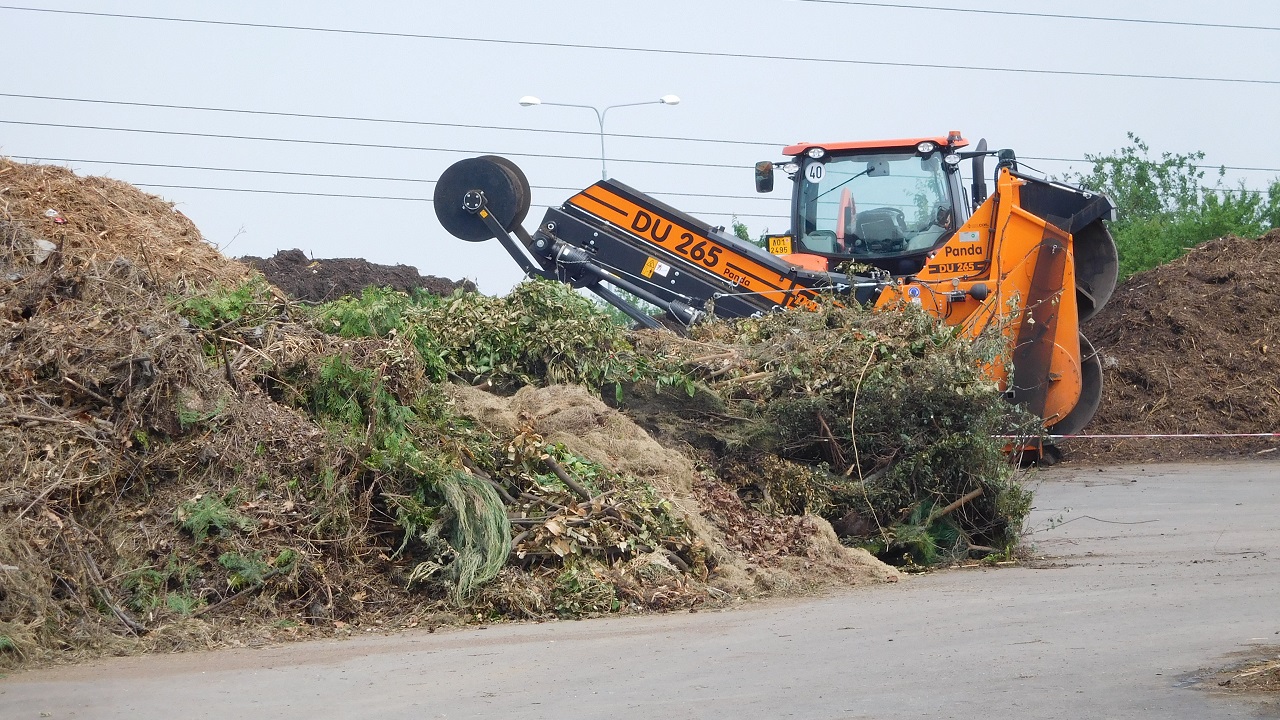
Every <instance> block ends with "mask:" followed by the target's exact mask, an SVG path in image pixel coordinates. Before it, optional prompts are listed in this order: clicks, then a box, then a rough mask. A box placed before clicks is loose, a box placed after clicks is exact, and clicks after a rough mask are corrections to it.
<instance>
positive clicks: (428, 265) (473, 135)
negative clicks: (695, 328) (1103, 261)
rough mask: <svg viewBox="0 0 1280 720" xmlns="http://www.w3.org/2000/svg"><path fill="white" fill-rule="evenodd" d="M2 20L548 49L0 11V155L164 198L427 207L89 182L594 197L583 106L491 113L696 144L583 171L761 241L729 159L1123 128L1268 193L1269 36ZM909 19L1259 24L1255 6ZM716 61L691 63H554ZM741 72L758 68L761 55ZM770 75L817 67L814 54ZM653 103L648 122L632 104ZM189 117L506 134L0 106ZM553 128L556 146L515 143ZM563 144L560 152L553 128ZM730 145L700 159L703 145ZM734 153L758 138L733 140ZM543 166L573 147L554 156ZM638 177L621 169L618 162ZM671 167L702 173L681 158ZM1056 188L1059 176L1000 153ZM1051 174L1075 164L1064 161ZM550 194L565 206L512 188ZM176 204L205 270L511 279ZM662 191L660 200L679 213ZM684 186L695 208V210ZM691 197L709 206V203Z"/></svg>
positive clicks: (344, 233) (353, 218)
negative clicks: (366, 271) (909, 140)
mask: <svg viewBox="0 0 1280 720" xmlns="http://www.w3.org/2000/svg"><path fill="white" fill-rule="evenodd" d="M14 2H15V4H16V5H22V6H24V7H38V8H45V9H59V10H79V11H89V12H98V13H123V14H133V15H154V16H163V17H181V18H191V19H202V20H216V21H224V22H239V23H256V24H273V25H292V26H307V27H313V28H314V27H320V28H338V29H345V30H367V31H375V32H392V33H409V34H417V35H437V36H440V35H443V36H450V37H456V38H482V39H488V40H501V41H518V42H533V43H544V44H556V45H560V46H557V47H551V46H547V45H522V44H512V43H510V42H502V43H488V42H475V41H467V40H451V39H427V38H407V37H388V36H375V35H358V34H341V33H323V32H313V31H303V30H284V29H269V28H252V27H241V26H227V25H216V24H196V23H174V22H160V21H155V20H143V19H125V18H110V17H90V16H82V15H67V14H51V13H39V12H29V11H22V10H14V9H0V27H2V28H3V29H4V33H3V34H4V38H5V53H6V55H7V56H8V57H9V58H10V62H9V63H8V64H7V67H8V69H7V71H6V72H5V73H4V74H3V77H0V93H7V94H9V96H5V95H0V121H6V122H0V153H3V154H7V155H11V156H15V157H41V158H65V159H71V160H74V162H71V163H66V164H69V165H71V166H72V167H74V168H75V169H76V170H77V171H79V172H81V173H83V174H102V175H110V176H112V177H116V178H120V179H123V180H127V181H129V182H133V183H136V184H140V185H147V184H150V185H186V186H202V187H218V188H242V189H259V190H277V191H291V192H312V193H331V194H339V195H373V196H390V197H396V198H420V199H422V200H426V199H429V198H430V197H431V194H432V189H433V186H432V185H431V184H430V183H429V182H404V181H393V180H357V179H349V178H317V177H303V176H290V175H273V174H248V173H238V172H219V171H212V170H182V169H174V168H165V167H144V166H136V165H135V166H131V165H124V164H117V163H122V162H130V163H152V164H158V165H185V166H203V167H213V168H235V169H252V170H270V171H284V172H294V173H321V174H337V175H359V176H374V177H384V178H402V179H408V180H421V181H431V180H434V179H435V178H437V177H438V176H439V175H440V173H441V172H442V171H443V170H444V168H445V167H447V166H448V165H449V164H450V163H452V162H455V161H456V160H459V159H462V158H464V157H469V156H472V155H476V154H485V153H496V154H504V155H508V156H509V157H510V158H511V159H512V160H514V161H515V162H516V163H517V164H519V165H520V166H521V167H522V168H523V169H524V170H525V173H526V174H527V175H528V177H529V179H530V182H531V183H532V184H533V185H534V186H535V189H534V192H533V199H534V205H535V208H534V210H533V211H531V212H530V216H529V219H528V220H526V225H527V226H529V227H533V226H534V225H535V223H536V222H537V220H538V218H540V217H541V213H542V209H541V208H540V207H538V206H543V207H545V206H547V205H558V204H559V203H560V202H562V201H563V200H564V199H565V198H567V197H568V196H569V195H571V194H572V192H573V190H572V189H577V188H582V187H585V186H587V185H589V184H590V183H592V182H594V181H595V180H597V179H599V169H600V166H599V141H598V136H597V135H596V134H595V132H596V128H597V125H596V120H595V116H594V115H593V114H592V112H591V111H590V110H583V109H574V108H560V107H549V106H542V107H533V108H524V107H520V106H519V105H518V104H517V102H516V101H517V99H518V98H519V97H521V96H522V95H529V94H532V95H536V96H538V97H541V98H542V99H543V100H544V101H548V102H563V103H579V104H589V105H597V106H605V105H612V104H618V103H627V102H637V101H646V100H653V101H655V102H654V104H653V105H652V106H641V107H628V108H619V109H616V110H613V111H611V112H610V113H609V115H608V118H607V123H606V132H607V133H609V134H610V135H612V134H615V133H616V134H623V135H626V134H633V135H654V136H667V137H673V138H699V139H703V140H704V141H701V142H698V141H687V140H658V139H640V138H626V137H610V138H609V139H608V157H609V174H610V175H611V176H612V177H614V178H617V179H619V180H621V181H623V182H626V183H628V184H630V185H633V186H635V187H638V188H640V189H642V190H645V191H647V192H653V193H655V194H656V195H657V196H658V197H659V198H660V199H663V200H665V201H667V202H669V203H670V204H672V205H675V206H676V207H679V208H681V209H684V210H686V211H688V212H690V213H692V214H694V215H696V216H698V217H701V218H703V219H704V220H707V221H709V222H711V223H714V224H723V225H728V224H729V223H730V220H731V217H732V215H733V214H735V213H736V214H737V215H738V217H739V218H740V219H741V220H742V221H743V222H745V223H746V224H747V225H748V226H749V227H750V228H751V231H752V233H753V234H758V233H759V232H761V231H762V230H764V229H766V228H768V229H769V230H771V231H775V232H777V231H782V230H785V229H786V227H787V220H786V218H785V215H786V207H787V206H786V203H785V202H783V200H782V199H783V198H784V197H785V193H786V192H787V189H788V188H789V184H788V183H785V182H784V183H780V184H779V190H778V191H775V193H774V194H773V195H769V196H756V195H755V194H754V193H753V191H752V180H751V171H750V166H751V165H752V163H754V162H755V161H756V160H763V159H780V157H781V156H780V154H779V151H780V148H781V146H782V145H784V144H787V143H791V142H796V141H800V140H808V141H842V140H863V139H876V138H896V137H911V136H921V135H935V134H945V133H946V132H947V131H948V130H953V129H958V130H962V131H963V132H964V133H965V136H966V137H967V138H969V139H970V140H972V141H976V140H977V138H979V137H986V138H988V141H989V142H990V143H991V144H992V146H993V147H1012V148H1014V149H1016V150H1017V151H1018V154H1019V156H1021V157H1023V158H1030V157H1043V158H1082V157H1083V156H1084V154H1085V153H1101V152H1108V151H1111V150H1114V149H1116V148H1119V147H1120V146H1122V145H1124V144H1125V142H1126V139H1125V133H1126V131H1133V132H1136V133H1137V134H1138V135H1139V136H1141V137H1142V138H1143V139H1144V140H1145V141H1147V142H1148V143H1149V144H1150V145H1151V147H1152V149H1153V150H1154V151H1157V152H1159V151H1172V152H1187V151H1193V150H1203V151H1204V152H1205V153H1206V159H1205V161H1206V162H1207V163H1211V164H1214V165H1219V164H1225V165H1233V166H1243V167H1253V168H1265V169H1266V170H1256V171H1231V172H1229V173H1228V182H1229V183H1231V184H1233V185H1234V184H1235V183H1236V182H1238V181H1240V180H1243V181H1244V182H1245V184H1246V185H1247V186H1249V187H1252V188H1262V187H1265V186H1266V184H1267V183H1268V182H1270V181H1271V180H1272V179H1274V178H1276V177H1277V176H1280V143H1277V142H1276V137H1275V133H1276V120H1275V118H1276V117H1277V116H1280V31H1276V30H1249V29H1226V28H1210V27H1197V26H1172V25H1162V24H1148V23H1129V22H1109V21H1101V20H1076V19H1064V18H1042V17H1025V16H1007V15H991V14H979V13H959V12H947V11H942V10H922V9H909V8H903V7H892V8H887V7H867V6H858V5H848V4H845V5H842V4H837V3H835V2H813V1H806V0H738V1H735V2H729V1H722V2H690V1H689V0H684V1H682V2H675V1H673V0H650V1H649V2H645V3H630V2H628V3H605V2H600V0H594V1H593V2H578V1H569V0H565V1H559V2H539V3H534V2H527V1H516V0H502V1H500V2H450V3H438V2H417V3H409V2H398V3H393V2H362V3H352V2H320V1H316V0H311V1H308V2H300V1H286V0H281V1H278V2H271V3H263V2H250V1H248V0H221V1H220V2H216V3H214V2H202V3H199V2H190V3H172V2H158V1H152V0H134V1H132V2H125V1H123V0H121V1H114V2H113V1H110V0H106V1H102V2H83V1H79V0H61V1H59V0H54V1H52V2H28V3H22V2H21V0H14ZM916 4H919V5H933V6H938V7H943V6H948V7H961V8H968V9H988V10H1001V11H1009V12H1035V13H1051V14H1066V15H1094V16H1107V17H1125V18H1140V19H1157V20H1164V21H1184V22H1193V23H1195V22H1200V23H1215V24H1239V25H1254V26H1269V27H1280V3H1278V2H1276V1H1275V0H1222V1H1221V2H1215V3H1205V2H1190V1H1187V0H1168V1H1164V2H1157V1H1154V0H1153V1H1144V0H1131V1H1125V2H1115V1H1114V0H1113V1H1111V2H1101V1H1098V0H1073V1H1072V2H1026V0H1020V1H1018V2H1013V1H1012V0H972V1H971V0H966V1H965V2H963V3H961V2H959V1H958V0H945V1H944V0H917V3H916ZM566 45H594V46H613V47H627V48H644V49H650V50H655V49H656V50H678V51H690V52H700V53H715V54H737V55H743V56H745V57H714V56H705V55H703V56H699V55H689V54H674V53H658V52H640V51H635V50H610V49H599V48H598V47H597V48H578V47H566ZM761 55H768V56H774V58H775V59H766V58H761V57H759V56H761ZM776 58H819V59H826V60H839V61H844V62H817V61H811V60H808V61H806V60H791V59H776ZM849 61H872V62H887V63H903V64H927V65H943V66H949V67H952V68H954V67H955V66H983V67H1000V68H1014V69H1024V70H1055V71H1083V72H1096V73H1118V74H1136V75H1177V76H1196V77H1212V78H1233V79H1242V80H1261V81H1267V82H1264V83H1240V82H1200V81H1185V80H1165V79H1142V78H1116V77H1093V76H1071V75H1052V74H1034V73H1013V72H993V71H985V70H960V69H939V68H912V67H902V66H895V65H886V66H876V65H868V64H859V63H854V62H849ZM668 93H674V94H676V95H679V96H680V97H681V99H682V101H683V102H682V103H681V104H680V105H678V106H675V107H667V106H663V105H659V104H657V102H656V100H657V99H658V98H659V97H660V96H662V95H665V94H668ZM14 94H19V95H43V96H55V97H64V98H81V99H95V100H112V101H126V102H136V103H154V104H169V105H194V106H202V107H217V108H229V109H245V110H259V111H272V112H284V113H298V114H310V115H341V116H360V117H367V118H383V119H396V120H411V121H419V122H429V123H452V124H460V125H485V126H502V127H508V128H517V129H515V130H497V129H484V128H466V127H446V126H432V125H408V124H399V125H398V124H388V123H372V122H355V121H348V120H325V119H311V118H297V117H271V116H262V115H246V114H233V113H217V112H202V111H194V110H174V109H161V108H146V107H131V106H117V105H105V104H92V103H79V102H63V101H54V100H37V99H30V98H15V97H12V96H11V95H14ZM12 121H18V122H25V123H56V124H70V125H92V126H99V127H112V128H133V129H146V130H163V131H169V132H175V133H205V134H217V135H239V136H256V137H270V138H288V139H295V140H310V141H325V142H338V143H360V144H377V145H398V146H412V147H417V148H444V149H447V150H448V151H447V152H440V151H429V150H417V149H385V148H369V147H342V146H335V145H325V144H316V143H299V142H292V143H287V142H270V141H260V140H245V139H219V138H208V137H195V136H183V135H161V134H146V133H135V132H118V131H108V130H90V129H72V128H54V127H43V126H35V125H23V124H14V123H13V122H12ZM537 130H542V131H548V130H551V131H572V132H560V133H556V132H536V131H537ZM575 133H578V134H575ZM710 139H714V140H722V141H733V142H706V141H705V140H710ZM753 143H761V144H753ZM545 155H566V156H577V157H579V158H581V159H555V158H548V157H539V156H545ZM627 160H643V161H646V162H628V161H627ZM676 163H699V164H708V165H716V166H728V167H698V166H685V165H678V164H676ZM1026 164H1028V165H1030V166H1032V167H1034V168H1038V169H1040V170H1043V171H1046V172H1049V173H1054V174H1059V173H1063V172H1064V171H1066V170H1067V169H1068V163H1064V162H1059V161H1050V160H1031V159H1027V160H1026ZM1074 167H1075V168H1076V169H1079V170H1083V169H1085V167H1086V166H1085V164H1084V163H1080V162H1077V163H1074ZM540 188H572V189H540ZM147 189H148V190H149V191H151V192H155V193H157V194H160V195H162V196H164V197H166V198H168V199H170V200H172V201H174V202H176V203H177V204H178V207H179V209H181V210H182V211H183V212H184V213H186V214H187V215H189V216H190V217H191V218H192V219H193V220H194V221H195V222H196V223H197V224H198V225H199V226H200V228H201V230H202V231H203V232H204V235H205V237H206V238H207V239H208V240H210V241H211V242H213V243H215V244H217V245H218V246H220V247H222V248H224V251H225V252H226V253H227V254H229V255H235V256H238V255H246V254H252V255H271V254H274V253H275V252H276V250H280V249H289V248H294V247H298V248H302V249H303V250H305V251H306V252H308V253H309V254H311V255H313V256H314V257H321V258H323V257H364V258H367V259H369V260H371V261H374V262H381V263H405V264H409V265H414V266H416V267H418V268H419V269H420V270H421V271H422V272H423V273H427V274H435V275H442V276H447V277H451V278H455V279H457V278H462V277H469V278H472V279H474V280H477V281H478V282H479V284H480V287H481V289H482V290H484V291H486V292H491V293H501V292H505V291H506V290H507V289H508V288H509V287H510V286H511V285H512V284H514V283H515V282H517V281H518V280H519V271H518V270H517V268H516V266H515V264H514V263H513V262H511V261H510V259H509V258H507V256H506V254H505V253H504V252H503V250H502V249H501V247H500V246H499V245H498V244H497V243H496V242H495V241H490V242H488V243H482V244H471V243H464V242H462V241H459V240H455V239H454V238H452V237H451V236H449V235H448V234H447V233H445V232H444V231H443V229H441V228H440V226H439V225H438V223H437V222H436V220H435V214H434V212H433V210H432V206H431V204H430V203H429V202H423V201H420V200H374V199H349V198H339V197H309V196H295V195H271V194H257V193H247V192H226V191H220V190H193V189H178V188H147ZM664 193H687V194H690V195H691V196H683V195H674V194H672V195H668V194H664ZM702 194H705V195H706V196H698V195H702ZM710 196H715V197H710Z"/></svg>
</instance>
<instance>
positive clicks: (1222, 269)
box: [1066, 230, 1280, 462]
mask: <svg viewBox="0 0 1280 720" xmlns="http://www.w3.org/2000/svg"><path fill="white" fill-rule="evenodd" d="M1278 251H1280V230H1272V231H1271V232H1269V233H1267V234H1266V235H1263V236H1262V237H1260V238H1257V239H1249V238H1240V237H1225V238H1221V239H1218V240H1213V241H1211V242H1208V243H1205V244H1204V245H1201V246H1198V247H1196V248H1194V249H1193V250H1191V251H1190V252H1188V253H1187V254H1186V255H1184V256H1183V257H1181V258H1179V259H1177V260H1174V261H1173V262H1170V263H1168V264H1166V265H1163V266H1160V267H1157V268H1154V269H1151V270H1148V271H1146V272H1142V273H1138V274H1136V275H1134V276H1132V277H1130V278H1129V279H1128V280H1126V281H1125V282H1124V283H1123V284H1122V285H1120V286H1119V287H1118V288H1116V292H1115V295H1113V296H1112V298H1111V301H1110V302H1109V303H1108V304H1107V306H1106V307H1105V308H1103V310H1102V312H1101V313H1099V314H1098V315H1097V316H1096V317H1094V318H1093V319H1092V320H1090V321H1089V323H1088V324H1087V325H1086V326H1085V328H1084V331H1085V333H1086V334H1087V335H1088V336H1089V338H1090V339H1091V340H1092V341H1093V344H1094V345H1095V346H1096V347H1097V349H1098V351H1099V353H1101V354H1102V361H1103V372H1104V391H1103V396H1102V405H1101V407H1100V408H1099V410H1098V414H1097V415H1096V416H1095V418H1094V420H1093V422H1091V423H1090V424H1089V426H1088V427H1087V428H1086V429H1085V432H1086V433H1091V434H1166V433H1168V434H1187V433H1274V432H1280V389H1278V387H1280V385H1278V384H1280V261H1277V259H1276V258H1277V252H1278ZM1066 447H1067V452H1068V454H1067V457H1068V458H1070V459H1073V460H1080V461H1105V462H1116V461H1125V460H1173V459H1179V458H1194V457H1212V456H1218V455H1228V454H1254V453H1258V452H1262V451H1268V450H1271V449H1274V448H1276V447H1277V441H1276V439H1227V440H1212V439H1190V438H1188V439H1177V440H1168V439H1151V440H1073V441H1069V444H1068V445H1067V446H1066Z"/></svg>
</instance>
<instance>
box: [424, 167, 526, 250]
mask: <svg viewBox="0 0 1280 720" xmlns="http://www.w3.org/2000/svg"><path fill="white" fill-rule="evenodd" d="M474 190H478V191H480V192H482V193H484V198H485V207H486V208H487V209H488V211H489V213H490V214H492V215H493V218H494V219H495V220H497V221H498V223H499V224H500V225H501V226H502V227H503V228H505V229H506V230H508V231H510V230H511V229H512V228H515V227H516V226H517V225H519V224H520V220H522V219H523V218H524V216H525V215H526V214H527V213H528V212H529V184H528V182H527V181H526V180H525V178H524V173H522V172H520V170H519V168H516V167H515V165H514V164H512V163H511V162H510V161H509V160H506V159H505V158H498V157H495V156H492V155H490V156H486V157H477V158H468V159H466V160H459V161H458V162H456V163H454V164H452V165H450V166H449V167H448V168H447V169H445V171H444V173H443V174H442V175H441V176H440V180H438V181H437V182H436V192H435V196H434V197H433V201H434V203H435V206H436V218H437V219H438V220H439V221H440V224H441V225H443V226H444V229H445V230H448V231H449V234H450V235H453V236H454V237H456V238H458V239H460V240H466V241H468V242H482V241H484V240H488V239H490V238H492V237H493V236H494V235H493V231H492V230H490V229H489V227H488V226H487V225H486V224H485V222H484V219H483V218H482V217H480V215H479V214H477V213H475V212H473V211H471V210H468V209H466V208H465V207H464V206H463V198H464V197H465V196H466V194H467V193H469V192H471V191H474Z"/></svg>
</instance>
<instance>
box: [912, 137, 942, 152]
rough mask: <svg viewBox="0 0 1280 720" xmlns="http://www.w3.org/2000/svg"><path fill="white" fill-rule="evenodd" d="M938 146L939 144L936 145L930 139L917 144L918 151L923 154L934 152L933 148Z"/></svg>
mask: <svg viewBox="0 0 1280 720" xmlns="http://www.w3.org/2000/svg"><path fill="white" fill-rule="evenodd" d="M936 147H938V146H937V145H934V144H933V143H931V142H929V141H928V140H925V141H924V142H922V143H920V144H919V145H917V146H916V152H918V153H920V154H921V155H928V154H929V153H931V152H933V149H934V148H936Z"/></svg>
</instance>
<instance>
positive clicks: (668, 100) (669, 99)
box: [520, 95, 680, 180]
mask: <svg viewBox="0 0 1280 720" xmlns="http://www.w3.org/2000/svg"><path fill="white" fill-rule="evenodd" d="M654 102H657V103H658V104H661V105H679V104H680V98H679V97H677V96H675V95H663V96H662V97H660V98H658V99H657V100H656V101H654V100H650V101H648V102H634V103H623V104H621V105H610V106H608V107H606V108H604V109H600V108H598V107H595V106H594V105H572V104H570V103H553V102H543V101H541V100H539V99H538V98H536V97H534V96H532V95H525V96H524V97H522V98H520V104H521V105H522V106H524V107H533V106H534V105H556V106H559V107H573V108H586V109H587V110H591V111H594V112H595V114H596V121H597V122H599V123H600V179H601V180H608V179H609V173H608V172H606V171H605V167H604V116H605V114H606V113H608V112H609V111H610V110H612V109H614V108H620V107H634V106H636V105H652V104H654Z"/></svg>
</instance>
